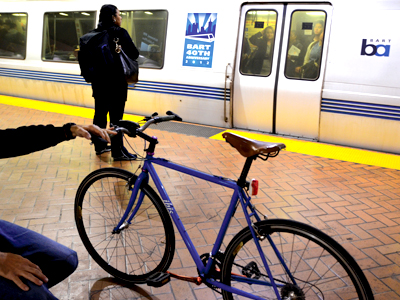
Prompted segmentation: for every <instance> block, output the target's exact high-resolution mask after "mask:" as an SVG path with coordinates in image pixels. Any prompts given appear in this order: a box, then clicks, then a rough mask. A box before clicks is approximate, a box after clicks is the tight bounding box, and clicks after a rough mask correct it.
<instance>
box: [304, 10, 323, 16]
mask: <svg viewBox="0 0 400 300" xmlns="http://www.w3.org/2000/svg"><path fill="white" fill-rule="evenodd" d="M306 15H309V16H325V13H324V12H322V11H309V12H307V13H306Z"/></svg>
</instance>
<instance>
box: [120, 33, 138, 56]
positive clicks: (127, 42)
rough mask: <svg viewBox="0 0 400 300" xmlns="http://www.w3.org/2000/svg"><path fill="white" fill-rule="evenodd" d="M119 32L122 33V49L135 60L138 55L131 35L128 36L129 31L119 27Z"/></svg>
mask: <svg viewBox="0 0 400 300" xmlns="http://www.w3.org/2000/svg"><path fill="white" fill-rule="evenodd" d="M121 29H122V30H121V33H122V39H121V40H122V42H121V46H122V49H123V50H124V52H125V54H126V55H128V56H129V57H130V58H131V59H133V60H136V59H137V58H138V57H139V51H138V49H137V48H136V46H135V44H134V43H133V41H132V39H131V37H130V36H129V33H128V32H127V31H126V30H125V29H123V28H121Z"/></svg>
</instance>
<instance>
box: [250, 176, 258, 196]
mask: <svg viewBox="0 0 400 300" xmlns="http://www.w3.org/2000/svg"><path fill="white" fill-rule="evenodd" d="M250 189H251V190H250V194H251V195H252V196H256V195H257V194H258V180H257V179H252V180H251V184H250Z"/></svg>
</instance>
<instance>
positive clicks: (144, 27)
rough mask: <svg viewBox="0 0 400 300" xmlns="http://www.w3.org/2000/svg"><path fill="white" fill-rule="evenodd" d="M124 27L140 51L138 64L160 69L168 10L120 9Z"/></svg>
mask: <svg viewBox="0 0 400 300" xmlns="http://www.w3.org/2000/svg"><path fill="white" fill-rule="evenodd" d="M121 16H122V27H123V28H125V29H126V30H127V31H128V33H129V34H130V36H131V37H132V40H133V42H134V43H135V45H136V47H137V48H138V50H139V52H140V56H139V58H138V63H139V66H140V67H142V68H153V69H161V68H162V67H163V65H164V53H165V40H166V32H167V19H168V12H167V11H166V10H136V11H133V10H131V11H126V10H124V11H121Z"/></svg>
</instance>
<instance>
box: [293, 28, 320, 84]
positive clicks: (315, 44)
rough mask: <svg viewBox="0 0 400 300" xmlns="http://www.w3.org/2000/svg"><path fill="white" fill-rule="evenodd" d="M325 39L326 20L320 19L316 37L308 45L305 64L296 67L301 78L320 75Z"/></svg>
mask: <svg viewBox="0 0 400 300" xmlns="http://www.w3.org/2000/svg"><path fill="white" fill-rule="evenodd" d="M323 40H324V21H322V20H319V21H317V22H315V25H314V39H313V41H312V42H311V43H310V44H309V45H308V47H307V51H306V54H305V56H304V63H303V66H301V67H297V68H296V73H300V74H301V78H308V79H316V78H317V77H318V72H319V65H320V61H321V54H322V44H323Z"/></svg>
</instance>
